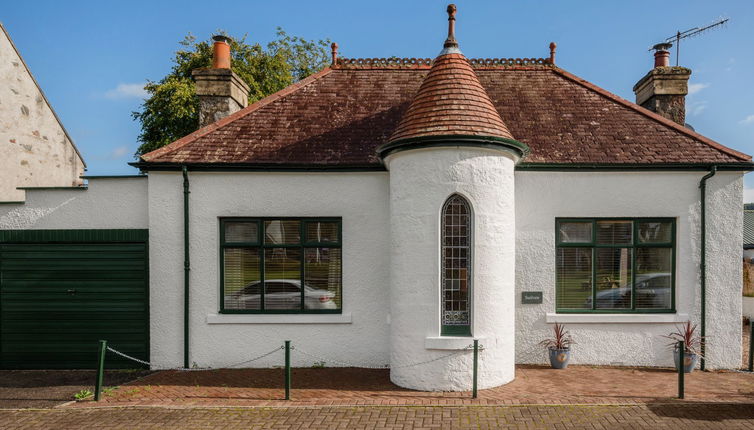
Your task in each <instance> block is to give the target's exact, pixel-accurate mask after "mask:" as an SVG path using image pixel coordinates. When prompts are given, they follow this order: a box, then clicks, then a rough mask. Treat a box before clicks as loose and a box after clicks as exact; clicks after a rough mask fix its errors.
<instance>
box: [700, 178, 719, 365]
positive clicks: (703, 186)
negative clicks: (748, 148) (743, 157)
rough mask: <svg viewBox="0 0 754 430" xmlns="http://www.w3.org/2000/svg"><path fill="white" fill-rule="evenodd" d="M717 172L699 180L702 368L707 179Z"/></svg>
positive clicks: (704, 316)
mask: <svg viewBox="0 0 754 430" xmlns="http://www.w3.org/2000/svg"><path fill="white" fill-rule="evenodd" d="M715 173H717V166H712V167H711V168H710V171H709V173H707V174H706V175H704V176H703V177H702V180H701V181H699V189H700V190H701V197H700V201H701V206H702V210H701V212H702V213H701V218H702V219H701V224H702V238H701V240H702V243H701V253H702V255H701V259H700V262H699V271H700V272H701V296H702V309H701V314H702V315H701V324H700V329H701V336H702V344H701V347H702V350H701V356H702V357H701V363H700V364H701V366H700V367H701V369H702V370H704V367H705V360H704V353H705V349H706V348H705V347H706V345H705V343H706V338H705V336H706V334H707V331H706V326H707V263H706V257H707V255H706V254H707V211H706V200H707V197H706V196H707V179H709V178H711V177H713V176H715Z"/></svg>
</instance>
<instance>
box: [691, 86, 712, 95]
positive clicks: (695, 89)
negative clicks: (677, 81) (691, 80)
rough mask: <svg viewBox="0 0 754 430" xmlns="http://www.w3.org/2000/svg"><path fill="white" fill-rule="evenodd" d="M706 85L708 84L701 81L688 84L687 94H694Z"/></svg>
mask: <svg viewBox="0 0 754 430" xmlns="http://www.w3.org/2000/svg"><path fill="white" fill-rule="evenodd" d="M707 87H709V84H703V83H698V84H689V95H692V94H696V93H698V92H699V91H701V90H703V89H705V88H707Z"/></svg>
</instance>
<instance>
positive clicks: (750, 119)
mask: <svg viewBox="0 0 754 430" xmlns="http://www.w3.org/2000/svg"><path fill="white" fill-rule="evenodd" d="M738 123H739V124H751V123H754V115H749V116H747V117H746V118H744V119H742V120H741V121H738Z"/></svg>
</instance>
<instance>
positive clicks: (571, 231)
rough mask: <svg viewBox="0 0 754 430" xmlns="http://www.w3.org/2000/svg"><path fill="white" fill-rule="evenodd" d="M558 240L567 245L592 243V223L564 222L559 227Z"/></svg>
mask: <svg viewBox="0 0 754 430" xmlns="http://www.w3.org/2000/svg"><path fill="white" fill-rule="evenodd" d="M558 235H559V237H558V240H559V241H560V242H565V243H590V242H591V241H592V222H591V221H589V222H563V223H560V224H559V225H558Z"/></svg>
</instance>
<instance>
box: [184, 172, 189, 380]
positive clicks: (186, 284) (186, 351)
mask: <svg viewBox="0 0 754 430" xmlns="http://www.w3.org/2000/svg"><path fill="white" fill-rule="evenodd" d="M182 170H183V367H184V368H186V369H188V368H189V272H190V271H191V262H190V260H189V193H190V191H189V177H188V169H187V168H186V166H183V169H182Z"/></svg>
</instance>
